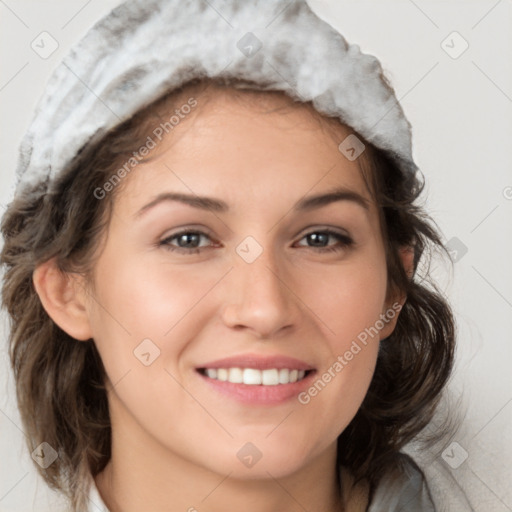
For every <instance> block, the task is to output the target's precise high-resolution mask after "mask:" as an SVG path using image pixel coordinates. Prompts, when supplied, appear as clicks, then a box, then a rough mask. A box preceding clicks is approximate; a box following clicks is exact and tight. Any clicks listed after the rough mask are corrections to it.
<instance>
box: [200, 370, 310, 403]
mask: <svg viewBox="0 0 512 512" xmlns="http://www.w3.org/2000/svg"><path fill="white" fill-rule="evenodd" d="M196 373H197V374H198V375H199V377H201V378H202V379H203V380H204V381H205V382H206V384H207V385H208V386H211V388H212V389H214V390H215V391H217V392H219V393H222V394H223V395H225V396H229V397H230V398H233V399H235V400H237V401H239V402H243V403H245V404H252V405H279V404H282V403H284V402H287V401H288V400H291V399H293V398H297V396H298V395H299V393H300V392H302V391H304V389H306V388H307V387H309V386H310V385H311V380H312V379H313V376H314V375H315V373H316V371H315V370H313V371H311V372H310V373H309V374H308V375H306V376H305V377H304V378H303V379H302V380H299V381H297V382H291V383H289V384H277V385H276V386H263V385H261V384H260V385H250V384H234V383H233V382H228V381H222V380H217V379H210V377H207V376H206V375H203V374H201V373H199V372H198V371H197V370H196Z"/></svg>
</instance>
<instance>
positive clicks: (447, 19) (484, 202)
mask: <svg viewBox="0 0 512 512" xmlns="http://www.w3.org/2000/svg"><path fill="white" fill-rule="evenodd" d="M118 3H119V2H118V1H115V0H102V1H101V2H100V1H99V0H89V1H86V0H59V1H57V0H53V1H48V0H33V1H28V0H0V38H1V47H0V61H1V67H0V69H1V75H0V119H1V121H2V137H1V138H0V152H1V153H0V154H1V166H0V205H1V206H0V215H1V214H2V213H3V211H4V209H5V205H6V204H7V203H8V202H9V201H10V200H11V198H12V193H13V185H14V183H15V175H14V170H15V166H16V159H17V147H18V145H19V142H20V140H21V137H22V135H23V133H24V131H25V130H26V129H27V127H28V123H29V121H30V119H31V116H32V113H33V109H34V106H35V104H36V101H37V100H38V98H39V96H40V95H41V93H42V90H43V87H44V84H45V82H46V80H47V78H48V77H49V74H50V73H51V71H52V70H53V69H54V67H55V66H56V65H57V63H58V62H59V60H60V59H61V58H62V57H63V56H64V55H65V53H66V52H67V50H68V49H69V47H70V45H72V44H73V43H74V42H76V41H77V40H78V39H79V38H80V37H81V36H82V35H83V34H84V33H85V31H86V30H87V29H88V28H89V27H90V26H91V25H92V24H93V23H94V22H95V21H96V20H97V19H99V18H100V17H101V16H102V15H104V14H106V13H107V12H108V11H109V10H110V8H111V7H113V6H114V5H116V4H118ZM211 3H214V2H211ZM217 3H218V8H219V9H221V7H222V2H221V1H219V2H217ZM309 3H310V5H311V6H312V7H313V9H314V10H315V11H316V12H317V13H318V14H319V15H320V16H321V17H322V18H323V19H325V20H326V21H328V22H329V23H331V24H332V25H333V26H335V27H336V28H337V29H338V30H339V31H340V32H341V33H342V34H343V35H344V36H345V37H346V39H347V40H348V41H349V42H351V43H357V44H358V45H359V46H360V47H361V49H362V50H363V51H364V52H366V53H371V54H374V55H376V56H377V57H378V58H379V59H380V61H381V62H382V65H383V67H384V70H385V72H386V74H387V76H388V78H389V79H390V80H391V83H392V84H393V86H394V87H395V90H396V93H397V97H398V98H399V100H400V102H401V104H402V106H403V108H404V110H405V113H406V115H407V117H408V118H409V120H410V121H411V123H412V126H413V142H414V156H415V159H416V161H417V163H418V165H419V167H420V168H421V170H422V172H423V174H424V175H425V178H426V181H427V186H426V189H425V193H424V195H423V196H422V197H423V198H424V200H425V201H426V205H427V209H428V211H429V212H430V214H431V215H432V216H433V217H434V218H435V220H436V222H437V223H438V225H439V227H440V229H441V231H442V233H443V236H444V239H445V241H446V242H447V243H448V246H449V247H450V248H451V250H452V257H453V260H454V263H453V271H450V269H449V268H447V267H443V266H441V265H438V266H434V268H433V272H434V274H435V276H436V278H437V279H438V281H439V283H440V285H441V287H442V289H443V290H444V292H445V293H446V294H447V296H448V298H449V300H450V301H451V302H452V305H453V308H454V311H455V314H456V317H457V327H458V344H459V345H458V352H457V364H456V370H455V374H454V376H453V378H452V381H451V383H450V392H451V393H452V395H453V396H455V397H457V398H458V399H460V400H461V401H462V402H461V404H462V410H463V414H464V423H463V426H462V428H461V429H460V431H459V432H458V434H456V435H455V437H454V438H453V439H451V440H450V443H456V444H450V445H447V446H446V449H447V450H448V452H449V453H450V454H451V460H449V459H448V458H447V457H446V453H445V457H444V458H443V455H442V454H439V456H438V457H437V459H436V461H435V464H437V465H438V466H439V467H442V468H444V470H446V471H448V472H449V473H450V474H451V475H452V476H453V477H454V479H455V480H456V481H457V482H458V484H459V485H460V486H461V487H462V488H463V489H464V491H465V493H466V494H467V495H468V497H469V498H470V499H471V501H472V504H473V509H474V510H477V511H485V512H507V511H512V485H510V484H511V482H512V469H511V465H512V464H511V461H512V377H511V375H512V372H511V371H510V366H511V364H512V266H511V262H512V154H511V145H512V144H511V141H512V58H511V57H512V30H511V27H512V2H511V1H510V0H508V1H506V0H498V1H496V0H490V1H483V0H481V1H480V0H479V1H475V0H474V1H470V0H461V1H457V2H456V1H443V0H428V1H427V0H414V1H413V0H398V1H390V0H378V1H377V0H376V1H366V0H364V1H362V0H357V1H355V0H351V1H343V0H342V1H339V0H338V1H334V0H331V1H327V0H325V1H320V0H315V1H313V0H311V1H310V2H309ZM285 4H286V2H285V1H284V2H283V6H284V5H285ZM247 28H248V31H249V30H250V27H247ZM42 32H48V33H49V34H50V35H51V37H52V38H53V39H54V40H55V41H56V42H57V43H58V48H57V49H56V51H55V52H54V53H53V54H52V55H50V56H41V55H39V54H38V53H36V51H34V50H33V49H32V46H31V43H32V42H33V41H34V40H36V41H37V38H38V37H40V34H41V33H42ZM45 37H47V36H45ZM466 46H467V48H466ZM43 57H46V58H43ZM0 320H1V322H0V327H1V331H0V340H1V343H0V348H1V351H0V511H1V512H8V511H9V512H26V511H28V510H37V511H38V512H45V511H47V510H48V511H49V510H51V509H52V508H51V505H50V501H51V499H54V498H55V496H53V495H52V493H50V491H48V490H47V488H46V486H45V484H44V483H43V481H42V480H41V479H40V478H39V477H38V476H37V474H36V472H35V469H34V467H33V462H32V460H31V457H30V453H29V451H28V449H27V448H26V447H25V444H24V435H23V432H22V430H23V429H22V426H21V422H20V419H19V415H18V412H17V408H16V404H15V400H14V386H13V380H12V375H11V372H10V369H9V365H8V359H7V351H6V327H7V319H6V317H5V314H4V313H2V316H1V317H0ZM454 459H456V460H457V461H458V462H457V464H455V463H454V462H453V460H454ZM447 461H449V462H450V463H448V462H447ZM459 463H460V464H459ZM456 465H457V467H453V466H456ZM427 469H428V468H427Z"/></svg>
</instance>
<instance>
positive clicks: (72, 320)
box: [32, 258, 92, 341]
mask: <svg viewBox="0 0 512 512" xmlns="http://www.w3.org/2000/svg"><path fill="white" fill-rule="evenodd" d="M32 281H33V283H34V287H35V289H36V292H37V294H38V295H39V299H40V300H41V303H42V305H43V307H44V309H45V310H46V312H47V313H48V316H49V317H50V318H51V319H52V320H53V321H54V322H55V323H56V324H57V325H58V326H59V327H60V328H61V329H62V330H63V331H64V332H66V333H67V334H69V335H70V336H71V337H72V338H75V339H77V340H81V341H86V340H89V339H91V338H92V333H91V328H90V324H89V317H88V314H87V310H86V307H85V298H86V291H85V287H84V285H83V284H82V278H81V276H78V275H77V274H71V273H67V272H63V271H62V270H60V269H59V268H58V266H57V263H56V261H55V258H53V259H51V260H49V261H47V262H45V263H42V264H41V265H39V266H38V267H37V268H36V270H35V271H34V273H33V275H32Z"/></svg>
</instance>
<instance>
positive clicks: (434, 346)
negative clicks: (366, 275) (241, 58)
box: [0, 79, 455, 512]
mask: <svg viewBox="0 0 512 512" xmlns="http://www.w3.org/2000/svg"><path fill="white" fill-rule="evenodd" d="M205 83H206V84H207V87H209V86H210V84H211V83H215V84H217V85H224V86H227V87H230V88H231V90H233V91H234V90H236V89H239V88H244V89H247V88H249V89H253V90H255V91H259V92H260V93H261V94H263V95H265V94H267V90H265V91H262V90H261V89H262V87H261V86H257V85H251V84H247V83H246V82H243V81H240V80H238V81H237V80H232V81H226V80H224V81H222V80H197V79H196V80H192V81H190V82H189V83H187V84H185V85H184V86H182V87H181V88H180V89H178V90H175V91H172V92H171V93H170V94H167V95H166V96H165V97H163V98H161V99H160V100H158V101H156V102H154V103H153V104H151V105H149V106H147V107H145V108H144V109H142V110H141V111H139V112H138V113H137V114H136V115H135V116H133V117H132V118H130V119H129V120H127V121H125V122H124V123H122V124H121V125H119V126H118V127H117V128H115V129H114V130H112V131H111V132H109V133H108V134H106V135H105V136H104V137H103V139H102V140H101V141H100V142H98V143H95V144H94V145H91V146H90V147H87V146H86V147H84V148H83V149H82V150H81V151H80V152H79V154H77V155H76V157H75V158H74V160H73V162H72V163H71V165H70V168H69V169H68V171H69V172H67V173H66V177H65V178H62V179H60V181H59V182H58V184H57V185H58V186H56V187H54V188H53V189H52V190H53V191H52V192H51V193H49V192H47V193H46V194H45V195H44V196H41V197H40V198H39V199H37V200H34V199H33V197H34V196H33V195H32V194H30V193H26V194H23V195H22V196H19V197H17V198H15V199H14V200H13V202H12V203H11V204H10V205H9V206H8V209H7V211H6V212H5V214H4V216H3V219H2V225H1V230H2V235H3V238H4V246H3V249H2V252H1V256H0V263H1V264H2V265H3V266H4V268H5V274H4V280H3V286H2V301H3V305H4V307H5V308H6V309H7V311H8V314H9V316H10V333H9V354H10V360H11V365H12V369H13V372H14V376H15V383H16V395H17V401H18V407H19V411H20V415H21V419H22V422H23V426H24V430H25V433H26V435H27V443H28V446H29V449H30V451H32V450H33V449H34V448H35V447H36V446H38V445H39V444H40V443H42V442H47V443H49V444H50V445H51V446H52V447H53V448H54V449H55V450H57V452H58V455H59V457H58V458H57V460H55V462H54V463H53V464H51V465H50V466H49V467H48V468H46V469H43V468H41V467H40V466H39V465H37V464H36V465H35V467H36V469H37V470H38V471H39V473H40V474H41V476H42V477H43V478H44V480H45V481H46V482H47V484H48V485H49V486H50V487H51V488H53V489H56V490H58V491H60V492H62V493H63V494H65V495H66V496H67V498H68V499H69V501H70V504H71V506H72V509H73V511H74V512H84V511H86V510H87V493H88V491H89V487H88V486H86V484H85V483H86V482H89V481H90V476H91V475H92V476H93V477H95V476H96V475H97V474H98V473H100V472H101V471H102V470H103V468H104V467H105V466H106V464H107V462H108V461H109V459H110V456H111V451H110V450H111V436H112V432H111V425H110V417H109V409H108V401H107V394H106V388H105V370H104V367H103V364H102V361H101V358H100V356H99V353H98V351H97V349H96V346H95V344H94V342H93V340H89V341H87V342H77V341H76V340H74V339H73V338H71V337H70V336H69V335H68V334H67V333H66V332H64V331H63V330H61V329H60V328H59V327H58V326H57V325H56V324H55V323H54V322H53V321H52V319H51V318H50V317H49V316H48V314H47V313H46V311H45V309H44V308H43V306H42V303H41V301H40V299H39V297H38V295H37V293H36V290H35V288H34V285H33V282H32V275H33V272H34V270H35V269H36V268H37V266H38V265H40V264H42V263H43V262H46V261H48V260H50V259H52V258H55V259H56V262H57V265H58V267H59V268H60V269H61V270H62V271H63V272H82V273H84V274H86V275H89V272H90V271H91V269H92V267H93V265H94V258H93V254H95V250H96V249H97V247H98V244H100V241H101V238H102V234H103V233H104V232H105V228H106V226H107V225H108V223H109V220H110V215H111V212H112V205H113V201H114V199H115V197H116V194H118V193H119V192H120V190H121V189H122V184H120V185H119V186H118V187H116V189H115V190H114V191H112V192H111V193H109V194H107V196H106V197H105V198H104V199H103V200H97V199H95V198H94V191H95V190H97V189H98V187H102V186H103V185H104V184H105V183H106V181H107V180H108V179H109V177H111V176H112V175H113V173H114V172H115V170H116V169H118V168H119V165H122V163H123V162H125V161H126V159H127V157H129V156H130V155H131V153H132V151H133V150H134V149H136V148H137V147H140V145H141V144H142V143H143V141H144V140H145V138H146V137H147V135H148V127H149V126H150V125H151V123H152V122H154V120H155V119H161V117H159V116H161V115H163V114H164V113H166V112H167V111H169V109H168V106H169V103H170V102H171V101H175V100H176V99H177V98H179V97H180V96H182V95H183V94H185V93H186V92H188V93H190V91H193V90H194V88H195V86H196V85H200V84H201V85H204V84H205ZM204 90H205V89H204ZM204 90H203V92H204ZM279 94H282V93H279ZM237 96H238V95H237ZM241 96H243V94H242V95H241ZM319 117H320V118H322V119H324V120H325V119H326V118H324V117H322V116H319ZM331 121H332V120H331ZM363 140H364V139H363ZM365 145H366V150H365V152H364V153H363V156H362V157H361V159H360V161H361V162H362V165H361V170H362V172H363V175H364V177H365V179H366V182H367V185H368V186H369V187H370V188H371V190H372V194H373V197H374V199H375V201H376V203H377V204H378V207H379V215H380V221H381V231H382V236H383V240H384V244H385V249H386V260H387V272H388V286H389V288H388V291H389V292H391V291H393V290H395V291H396V290H399V291H401V292H403V293H404V294H405V295H406V296H407V300H406V302H405V305H404V306H403V308H402V310H401V312H400V315H399V317H398V321H397V325H396V328H395V330H394V332H393V333H392V334H391V335H390V336H389V337H388V338H387V339H385V340H383V341H382V342H381V345H380V350H379V354H378V360H377V365H376V369H375V374H374V376H373V380H372V382H371V385H370V388H369V390H368V393H367V395H366V397H365V399H364V401H363V403H362V405H361V407H360V409H359V411H358V412H357V414H356V416H355V417H354V418H353V420H352V421H351V423H350V424H349V425H348V426H347V428H346V429H345V430H344V431H343V433H342V434H341V435H340V436H339V439H338V447H339V448H338V469H339V466H340V465H343V466H346V467H347V468H349V469H350V470H351V472H352V473H353V475H354V476H355V477H356V479H357V480H361V479H367V481H368V482H369V484H370V489H371V490H373V489H375V487H376V485H377V484H378V482H379V480H380V479H381V477H382V476H383V475H384V474H385V473H386V471H387V470H388V469H390V468H392V467H393V466H394V465H397V464H399V463H400V461H401V460H402V459H403V456H402V455H401V453H400V450H401V449H402V448H403V446H404V445H405V444H406V443H407V442H409V441H410V440H411V439H413V438H414V437H415V436H416V435H417V434H418V433H420V432H421V431H422V429H423V428H424V427H425V426H426V425H427V424H428V423H429V422H430V420H431V419H432V416H433V414H434V412H435V409H436V406H437V404H438V402H439V398H440V396H441V391H442V390H443V388H444V386H445V384H446V383H447V380H448V378H449V376H450V373H451V369H452V364H453V358H454V346H455V332H454V331H455V328H454V319H453V316H452V312H451V309H450V307H449V305H448V303H447V301H446V300H445V298H444V297H443V295H442V293H441V292H440V291H439V290H438V289H437V288H436V287H435V285H434V284H433V283H431V282H429V280H428V275H427V276H425V277H423V278H421V279H420V278H419V277H418V275H417V272H416V269H417V265H418V262H419V261H420V259H423V260H424V259H429V258H430V254H429V253H430V252H431V251H432V250H435V249H439V250H441V251H442V250H444V251H445V249H444V247H443V244H442V242H441V239H440V235H439V233H438V230H437V229H436V226H435V224H434V223H433V221H432V220H431V219H430V218H429V217H428V215H427V214H426V213H425V211H424V210H423V209H422V208H421V207H420V206H418V205H417V204H416V202H417V199H418V197H419V195H420V194H421V191H422V189H423V186H424V183H422V182H420V181H419V178H418V176H417V175H416V176H414V175H412V174H407V175H405V174H403V173H402V172H401V171H400V170H399V169H398V167H397V166H396V165H395V163H394V161H393V160H392V159H391V158H390V157H389V155H387V154H386V153H385V152H383V151H382V150H379V149H377V148H375V147H374V146H372V144H370V143H369V142H367V141H365ZM39 186H44V185H39ZM404 246H410V247H413V249H414V267H415V273H414V276H413V277H408V276H407V275H406V273H405V270H404V268H403V266H402V264H401V260H400V256H399V251H400V248H402V247H404ZM371 492H373V491H371Z"/></svg>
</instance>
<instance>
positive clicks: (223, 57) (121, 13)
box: [16, 0, 417, 195]
mask: <svg viewBox="0 0 512 512" xmlns="http://www.w3.org/2000/svg"><path fill="white" fill-rule="evenodd" d="M196 77H228V78H229V77H234V78H242V79H245V80H250V81H253V82H256V83H258V84H261V89H272V90H281V91H284V92H285V93H286V94H288V95H289V96H291V97H292V98H294V99H296V100H299V101H312V102H313V105H314V107H315V108H316V110H317V111H319V112H320V113H322V114H325V115H327V116H334V117H337V118H339V119H340V120H341V121H342V122H343V123H344V124H347V125H348V126H350V127H351V128H352V129H353V130H355V131H356V132H357V133H359V134H361V135H362V136H363V137H364V138H365V139H367V140H368V141H369V142H371V143H372V144H373V145H375V146H377V147H378V148H381V149H383V150H385V151H387V152H388V153H389V154H390V156H391V157H392V158H393V159H394V161H395V162H396V163H397V165H398V167H399V168H400V169H402V170H403V171H406V172H415V171H416V170H417V166H416V165H415V163H414V161H413V158H412V150H411V127H410V124H409V122H408V121H407V119H406V118H405V116H404V113H403V110H402V108H401V106H400V104H399V103H398V100H397V99H396V97H395V95H394V93H393V91H392V89H391V88H390V87H389V86H388V85H387V83H386V81H385V79H384V78H383V74H382V68H381V66H380V63H379V61H378V59H377V58H375V57H373V56H370V55H366V54H363V53H361V51H360V49H359V46H357V45H349V44H347V42H346V41H345V39H344V38H343V36H342V35H341V34H339V33H338V32H337V31H336V30H334V29H333V28H332V27H331V26H330V25H328V24H327V23H326V22H324V21H322V20H321V19H320V18H318V17H317V16H316V14H314V13H313V11H311V9H310V8H309V6H308V5H307V4H306V2H305V1H304V0H292V1H291V2H289V3H284V2H282V1H281V0H251V1H238V0H225V1H223V2H221V3H220V4H219V7H218V8H217V7H215V8H214V7H213V6H212V5H211V4H210V3H209V2H207V1H206V0H187V1H185V2H183V1H180V0H127V1H126V2H124V3H123V4H122V5H120V6H119V7H117V8H116V9H114V10H113V11H112V12H111V13H110V14H108V15H107V16H106V17H105V18H103V19H102V20H100V21H99V22H98V23H97V24H96V25H95V26H94V27H93V28H92V29H90V30H89V32H88V33H87V34H86V35H85V37H84V38H83V39H82V40H81V41H79V42H78V44H76V45H75V46H74V47H73V49H72V50H71V52H70V53H69V54H68V55H67V56H66V57H65V58H64V60H63V61H62V63H61V64H60V65H59V66H58V67H57V69H56V70H55V72H54V73H53V75H52V77H51V78H50V80H49V82H48V84H47V86H46V90H45V92H44V95H43V97H42V98H41V100H40V102H39V104H38V106H37V109H36V113H35V117H34V119H33V121H32V124H31V125H30V128H29V130H28V131H27V133H26V135H25V137H24V139H23V141H22V143H21V146H20V157H19V162H18V168H17V174H18V185H17V189H16V195H20V194H22V193H24V192H25V191H26V192H28V190H27V189H28V188H30V189H32V188H33V187H34V186H35V185H38V184H41V183H45V184H46V190H48V189H51V187H52V184H54V183H55V179H56V177H60V176H62V175H63V173H65V172H67V171H69V164H70V162H71V160H72V159H73V157H74V156H75V155H76V154H77V153H78V152H79V150H80V149H81V148H82V147H84V146H85V145H87V144H89V143H94V142H96V141H98V140H100V139H101V138H102V137H103V136H104V135H105V134H106V133H107V132H108V131H109V130H111V129H112V128H114V127H115V126H116V125H118V124H120V123H121V122H122V121H124V120H126V119H128V118H129V117H131V116H132V115H133V114H134V113H135V112H136V111H137V110H139V109H140V108H142V107H144V106H146V105H148V104H149V103H151V102H152V101H154V100H156V99H157V98H158V97H160V96H161V95H162V94H164V93H165V92H167V91H169V90H171V89H174V88H176V87H178V86H180V85H181V84H183V83H185V82H186V81H188V80H190V79H192V78H196ZM340 142H341V141H340ZM37 194H38V195H39V194H44V189H43V190H41V189H40V190H38V192H37Z"/></svg>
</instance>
